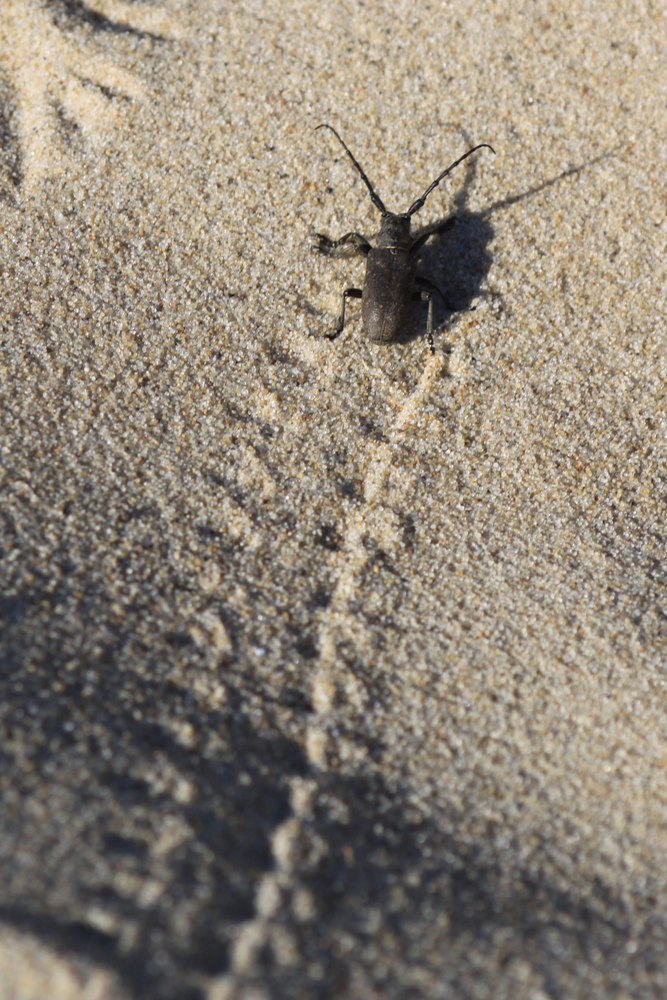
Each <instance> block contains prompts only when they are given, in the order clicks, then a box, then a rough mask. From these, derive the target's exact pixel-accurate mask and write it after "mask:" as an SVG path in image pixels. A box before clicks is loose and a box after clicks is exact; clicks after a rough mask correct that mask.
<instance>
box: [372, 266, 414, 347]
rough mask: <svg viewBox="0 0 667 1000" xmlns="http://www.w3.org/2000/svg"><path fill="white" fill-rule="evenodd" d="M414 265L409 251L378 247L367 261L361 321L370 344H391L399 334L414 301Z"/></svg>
mask: <svg viewBox="0 0 667 1000" xmlns="http://www.w3.org/2000/svg"><path fill="white" fill-rule="evenodd" d="M412 280H413V265H412V262H411V260H410V256H409V254H408V252H407V250H403V249H389V248H384V247H379V248H377V249H374V250H371V251H370V253H369V254H368V257H367V258H366V277H365V279H364V294H363V298H362V300H361V317H362V321H363V324H364V330H365V332H366V335H367V336H368V338H369V339H370V340H374V341H376V342H378V343H385V344H386V343H389V341H392V340H395V339H396V336H397V334H398V331H399V330H400V328H401V326H402V324H403V321H404V319H405V314H406V312H407V309H408V306H409V304H410V299H411V297H412Z"/></svg>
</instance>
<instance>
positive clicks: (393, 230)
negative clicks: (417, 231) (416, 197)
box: [375, 212, 412, 250]
mask: <svg viewBox="0 0 667 1000" xmlns="http://www.w3.org/2000/svg"><path fill="white" fill-rule="evenodd" d="M411 242H412V240H411V239H410V216H409V215H394V214H393V213H392V212H387V214H386V215H383V216H382V222H381V223H380V230H379V232H378V234H377V237H376V239H375V246H376V247H377V248H378V249H383V250H388V249H395V250H409V249H410V244H411Z"/></svg>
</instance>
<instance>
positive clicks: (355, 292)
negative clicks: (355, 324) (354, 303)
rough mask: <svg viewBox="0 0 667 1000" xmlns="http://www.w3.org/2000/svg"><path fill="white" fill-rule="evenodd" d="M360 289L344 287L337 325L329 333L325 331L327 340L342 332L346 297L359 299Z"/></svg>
mask: <svg viewBox="0 0 667 1000" xmlns="http://www.w3.org/2000/svg"><path fill="white" fill-rule="evenodd" d="M360 298H361V289H360V288H346V289H345V291H344V292H343V309H342V311H341V314H340V319H339V320H338V325H337V327H336V329H335V330H333V331H332V332H331V333H327V334H326V336H327V337H328V338H329V340H335V339H336V337H337V336H338V334H339V333H342V332H343V327H344V326H345V304H346V302H347V300H348V299H360Z"/></svg>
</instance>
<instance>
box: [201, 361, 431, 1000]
mask: <svg viewBox="0 0 667 1000" xmlns="http://www.w3.org/2000/svg"><path fill="white" fill-rule="evenodd" d="M446 366H447V363H446V361H445V360H444V359H443V358H441V357H438V356H435V357H430V358H429V360H428V362H427V363H426V365H425V368H424V371H423V372H422V376H421V379H420V381H419V383H418V385H417V386H416V388H415V389H414V391H413V392H412V393H411V394H410V395H409V396H408V397H407V398H406V400H405V402H404V404H403V406H402V408H401V410H400V411H399V413H398V415H397V417H396V419H395V421H394V422H393V425H392V429H391V432H390V435H389V438H388V440H387V441H385V442H384V443H383V444H381V445H379V446H377V447H376V448H375V449H374V450H373V453H372V455H370V457H369V460H368V463H367V467H366V473H365V476H364V489H363V492H364V501H365V503H364V504H363V506H362V508H361V510H355V511H353V512H352V514H351V515H350V517H349V518H348V520H347V523H346V525H345V530H344V532H343V543H342V545H341V547H340V550H339V551H338V552H337V553H336V563H337V568H338V572H337V576H336V586H335V589H334V593H333V595H332V600H331V604H330V605H329V607H328V608H327V610H326V611H325V612H324V615H323V618H322V623H321V625H320V629H319V643H318V645H319V650H320V655H319V662H318V667H317V670H316V671H315V674H314V678H313V683H312V688H311V701H312V704H313V709H314V712H313V717H312V721H311V722H310V724H309V726H308V729H307V732H306V741H305V742H306V753H307V758H308V761H309V763H310V764H311V766H312V768H313V771H314V772H318V771H319V772H320V773H321V772H323V771H326V770H327V769H328V768H329V766H330V761H331V760H332V759H336V758H338V757H339V756H340V750H341V748H340V746H338V745H335V744H334V741H333V740H332V737H331V735H330V729H331V728H332V723H333V724H335V717H336V709H337V707H340V706H341V704H342V703H344V702H345V700H346V699H347V698H348V697H349V696H350V692H353V691H354V689H355V683H354V678H351V677H345V676H344V675H343V674H342V673H341V664H340V658H339V656H338V654H337V645H338V642H339V640H340V639H341V638H344V637H345V635H346V634H347V632H348V631H349V628H348V626H349V620H350V618H351V617H352V612H351V611H350V610H349V605H350V600H351V599H352V598H353V597H354V593H355V588H356V581H357V580H358V578H359V576H360V574H361V573H362V572H363V570H364V567H365V565H366V563H367V561H368V559H369V558H371V555H370V547H369V541H370V542H372V540H373V534H374V529H373V524H374V522H375V525H376V529H377V532H378V534H380V533H383V528H384V527H385V521H386V518H387V517H388V516H390V514H389V512H388V511H387V510H386V509H385V507H384V504H383V497H384V495H385V492H386V491H385V485H386V480H387V477H388V475H389V473H390V470H391V465H392V460H393V458H392V444H393V442H394V441H395V440H396V438H399V437H400V436H401V435H402V434H403V433H404V432H406V431H409V429H410V427H411V425H412V423H413V422H414V421H415V420H416V419H418V417H419V415H420V412H421V410H422V407H423V404H424V401H425V399H426V398H427V397H428V396H429V394H430V393H431V391H432V389H433V385H434V383H435V382H436V381H437V380H438V379H439V378H441V377H442V375H443V373H444V371H445V370H446ZM352 697H354V694H352ZM289 784H290V788H291V794H290V801H291V811H290V815H289V816H288V817H287V819H285V820H284V821H283V822H282V823H281V824H280V825H279V826H278V827H277V828H276V829H275V830H274V833H273V836H272V837H271V850H272V854H273V859H274V865H273V867H272V868H271V869H270V870H269V871H268V872H266V874H265V875H264V876H263V877H262V878H261V879H260V881H259V884H258V887H257V892H256V895H255V916H254V918H253V919H252V920H250V921H248V922H247V923H245V924H243V925H242V926H241V927H240V928H239V931H238V932H237V935H236V937H235V941H234V944H233V946H232V949H231V955H230V967H229V972H228V973H226V974H225V975H224V976H222V977H221V978H220V979H218V980H217V981H215V982H214V983H213V984H212V985H211V987H210V989H209V991H208V994H207V998H208V1000H242V998H243V997H244V996H245V995H246V992H245V988H244V987H245V982H246V977H248V976H252V973H253V971H254V969H255V964H256V960H257V958H258V957H259V955H260V953H261V952H262V950H263V949H264V948H265V947H266V946H267V945H269V946H270V945H271V944H272V943H276V944H277V943H278V942H273V936H274V933H275V934H277V935H278V936H280V934H281V933H283V934H284V932H283V931H282V929H281V928H280V927H279V926H277V925H276V922H275V918H276V917H277V916H278V914H279V912H280V910H281V909H282V908H283V907H285V906H290V907H291V908H292V909H293V910H294V911H295V913H296V915H297V917H298V919H299V920H301V921H304V920H309V919H311V918H312V917H314V915H315V913H316V905H315V901H314V900H312V899H310V898H309V895H308V893H307V891H306V890H303V889H301V888H300V887H299V884H298V883H299V873H300V871H301V864H300V854H301V853H302V851H300V847H301V846H302V844H301V842H302V838H303V831H304V827H305V826H306V825H307V824H308V823H309V821H310V819H311V817H312V815H313V812H314V808H315V806H316V803H317V781H316V779H314V778H302V777H297V778H293V779H292V780H291V781H290V783H289ZM307 853H308V854H312V853H313V851H312V850H309V851H308V852H307ZM316 853H317V851H316V849H315V854H316Z"/></svg>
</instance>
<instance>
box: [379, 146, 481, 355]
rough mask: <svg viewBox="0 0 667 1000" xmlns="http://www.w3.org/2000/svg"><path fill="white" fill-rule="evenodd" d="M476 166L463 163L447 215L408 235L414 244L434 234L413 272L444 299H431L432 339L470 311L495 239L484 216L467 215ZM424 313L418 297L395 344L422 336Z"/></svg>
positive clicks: (420, 253)
mask: <svg viewBox="0 0 667 1000" xmlns="http://www.w3.org/2000/svg"><path fill="white" fill-rule="evenodd" d="M466 138H468V137H467V136H466ZM478 163H479V160H478V159H477V158H476V157H472V158H471V159H469V160H468V162H467V164H466V173H465V178H464V180H463V183H462V184H461V187H460V188H459V190H458V192H457V194H456V195H455V197H454V204H453V208H452V211H450V212H448V213H447V214H446V215H444V216H442V218H441V219H438V220H436V221H435V222H433V223H431V224H430V225H428V226H422V228H421V229H418V230H417V231H416V232H415V233H414V234H413V236H414V239H419V238H420V237H423V236H425V235H426V233H431V232H432V233H433V236H432V237H431V238H430V239H428V240H427V241H426V242H425V243H424V245H423V246H422V247H421V248H420V250H419V253H418V255H417V267H416V273H417V275H418V276H419V277H422V278H425V279H426V280H427V281H428V282H430V283H431V284H434V285H436V286H437V288H438V289H439V290H440V291H441V292H442V296H443V297H444V301H443V300H442V299H441V297H440V296H439V295H438V294H437V292H434V294H433V332H434V333H437V334H442V332H443V330H447V329H449V328H450V327H451V326H452V325H453V324H454V322H455V321H456V317H457V314H458V313H460V312H465V311H466V310H468V309H470V308H471V307H472V308H474V306H472V303H473V302H474V300H475V299H476V298H477V297H478V296H479V293H480V290H481V288H482V285H483V283H484V279H485V278H486V276H487V274H488V272H489V270H490V268H491V262H492V257H491V253H490V252H489V249H488V248H489V244H490V243H491V240H492V239H493V236H494V229H493V226H492V225H491V223H490V221H489V220H488V218H487V213H482V212H470V211H469V210H468V208H467V204H468V196H469V192H470V190H471V188H472V186H473V184H474V182H475V174H476V173H477V166H478ZM452 218H454V219H455V220H456V221H455V222H454V224H453V225H450V226H447V227H446V228H445V226H446V223H447V221H448V220H451V219H452ZM439 230H440V231H439ZM442 230H444V231H442ZM426 310H427V304H426V303H425V302H420V301H419V298H418V297H417V301H416V302H415V305H414V308H413V309H411V310H410V316H409V322H408V323H406V324H405V326H404V329H403V330H402V331H401V334H400V337H399V340H401V341H402V342H404V343H405V342H408V341H410V340H414V339H416V338H417V337H422V336H423V335H424V331H425V330H426V321H427V313H426Z"/></svg>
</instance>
